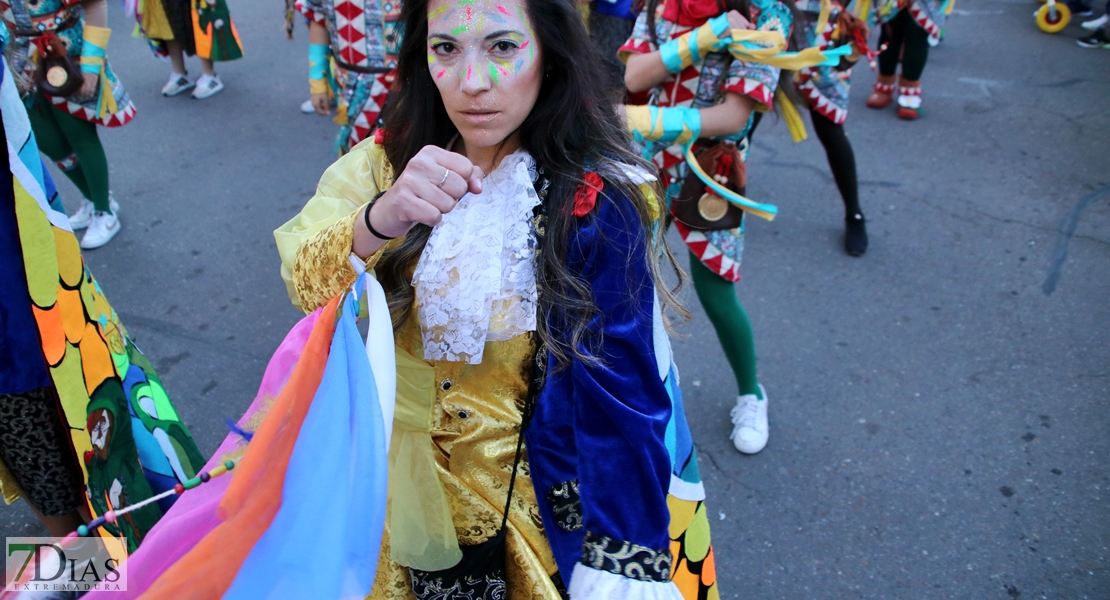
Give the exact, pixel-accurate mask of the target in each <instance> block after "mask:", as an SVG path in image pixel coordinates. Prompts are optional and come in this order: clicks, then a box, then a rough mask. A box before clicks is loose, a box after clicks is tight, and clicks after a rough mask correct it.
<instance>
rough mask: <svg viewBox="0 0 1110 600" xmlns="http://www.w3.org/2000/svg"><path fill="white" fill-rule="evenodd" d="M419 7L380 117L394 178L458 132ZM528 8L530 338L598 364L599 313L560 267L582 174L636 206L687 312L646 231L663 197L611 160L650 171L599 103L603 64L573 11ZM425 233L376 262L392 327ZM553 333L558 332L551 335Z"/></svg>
mask: <svg viewBox="0 0 1110 600" xmlns="http://www.w3.org/2000/svg"><path fill="white" fill-rule="evenodd" d="M427 7H428V5H427V3H426V2H425V0H408V1H406V2H404V3H403V5H402V8H401V16H400V22H399V25H400V26H402V27H403V31H404V37H403V39H402V42H401V49H400V53H399V56H398V61H397V78H396V83H395V85H394V88H393V91H392V92H391V94H390V97H389V100H388V102H387V104H386V107H385V110H384V111H383V113H382V118H383V123H384V127H385V131H386V135H385V142H384V146H385V152H386V156H387V157H388V158H389V162H390V164H391V165H392V166H393V169H394V173H397V174H400V173H401V172H402V171H404V169H405V166H406V165H407V164H408V162H409V160H411V159H412V157H414V156H415V155H416V153H417V152H419V151H420V150H421V149H422V148H423V147H424V146H427V145H435V146H440V147H444V146H446V145H447V144H448V143H449V142H450V141H451V139H452V138H453V137H454V136H455V135H456V133H457V129H456V128H455V126H454V124H453V123H452V122H451V119H450V118H449V117H448V115H447V111H446V109H445V108H444V106H443V100H442V98H441V97H440V95H439V90H438V89H437V88H436V85H435V82H434V81H433V80H432V76H431V74H430V73H429V72H428V61H427V58H426V52H427V50H426V47H427V37H428V9H427ZM526 8H527V11H528V16H529V18H530V19H531V24H532V28H533V30H534V31H535V33H536V37H537V38H538V41H539V44H540V51H541V54H540V56H541V58H542V62H543V69H544V77H543V80H542V84H541V87H540V92H539V97H538V98H537V100H536V105H535V106H534V107H533V108H532V112H531V113H530V114H529V115H528V117H527V118H526V119H525V120H524V122H523V123H522V124H521V126H520V129H519V132H520V141H521V145H522V146H523V148H524V149H525V150H527V151H528V152H529V153H530V154H531V155H532V157H533V158H534V159H535V160H536V164H537V165H538V166H539V167H541V168H542V169H543V170H544V173H545V175H546V176H547V177H548V178H549V179H550V187H549V189H548V192H547V196H546V198H545V199H544V205H545V206H544V209H545V214H546V228H545V229H546V231H545V234H544V235H543V236H542V241H541V245H540V252H539V264H538V265H537V274H538V277H537V285H538V291H539V307H538V309H539V312H540V314H541V315H543V316H544V317H546V321H547V322H548V323H549V326H546V327H543V326H541V327H539V328H538V331H537V333H538V335H539V336H540V341H541V342H542V343H543V344H545V345H546V347H547V349H548V350H549V351H550V352H552V354H553V355H554V356H555V357H556V359H557V362H558V365H559V366H560V367H562V366H566V365H567V364H568V363H569V359H570V357H571V356H576V357H578V358H579V359H581V360H584V361H587V362H594V361H596V360H597V357H595V356H592V354H591V353H590V352H589V351H583V350H582V348H583V346H587V347H595V344H596V342H597V341H598V338H597V336H596V335H594V334H599V333H600V332H597V331H588V330H587V324H588V323H589V321H590V319H592V318H593V317H595V316H598V310H597V306H596V305H595V304H594V302H593V298H592V294H591V290H590V286H589V284H588V283H587V282H586V281H584V280H583V279H582V278H581V277H579V276H577V275H576V274H575V273H573V272H572V271H571V269H569V268H568V267H567V251H568V248H567V242H568V241H569V240H570V239H571V237H572V233H573V230H574V229H575V228H576V227H578V226H579V224H578V223H577V221H579V218H578V217H575V216H574V215H573V214H572V210H573V208H574V196H575V191H576V190H577V189H578V186H579V184H581V183H582V181H583V174H584V172H585V171H587V170H590V171H596V172H597V173H598V174H599V175H601V176H602V178H603V180H604V182H605V187H606V189H607V190H609V189H614V188H615V189H617V190H619V192H620V195H624V196H626V197H627V198H628V199H629V201H630V202H632V204H633V205H634V206H635V208H636V212H637V214H638V215H639V216H640V221H641V225H642V227H643V228H644V231H645V233H646V235H645V243H646V246H645V247H644V249H643V251H644V253H645V254H646V257H647V258H646V260H647V262H648V265H649V267H650V270H651V274H652V278H653V279H654V281H655V287H656V290H657V291H658V293H659V298H660V301H661V302H662V303H663V306H664V307H665V308H671V309H672V310H674V311H675V312H677V313H678V314H680V315H682V316H683V317H688V313H686V312H685V310H683V309H682V307H681V306H680V305H679V303H678V301H677V300H676V299H675V297H674V292H675V291H677V286H676V287H675V288H674V289H670V288H668V286H667V285H666V284H665V283H664V281H663V279H662V276H661V270H662V269H661V263H662V262H664V261H665V262H667V263H668V264H669V265H670V267H671V268H672V269H674V271H675V272H676V273H677V274H678V276H679V284H681V282H682V280H683V275H682V272H681V270H680V269H679V268H678V265H677V264H676V263H675V260H674V257H673V256H672V255H671V253H670V251H669V250H668V248H667V246H666V244H665V243H664V241H663V239H662V236H661V235H653V234H652V231H653V228H654V225H655V224H654V222H653V220H654V218H653V215H656V214H659V213H660V212H661V211H662V207H661V204H660V199H661V198H662V194H659V193H657V194H656V197H655V198H650V197H645V195H644V193H643V192H642V191H641V190H640V188H639V187H638V186H636V185H635V184H633V183H632V182H631V181H629V179H628V177H627V176H626V175H624V173H623V172H622V171H621V170H620V169H619V168H618V167H617V166H616V163H618V162H621V163H627V164H630V165H637V166H640V167H641V168H643V169H645V170H648V172H654V171H655V169H654V166H653V165H652V164H651V163H648V162H646V161H644V160H643V159H642V158H640V157H639V156H637V155H636V154H635V153H634V152H633V151H632V150H631V142H630V140H629V136H628V134H627V133H626V132H625V131H624V129H623V127H622V125H621V123H622V120H621V119H619V118H618V116H617V113H616V106H617V105H616V103H615V102H614V101H613V99H611V98H607V97H606V93H605V91H604V88H603V87H602V86H603V84H604V82H605V77H604V76H603V74H602V72H601V70H600V66H601V59H600V58H599V57H598V55H597V53H596V51H595V50H594V46H593V43H592V42H591V41H590V38H589V36H588V35H587V33H586V30H585V28H584V27H583V25H582V21H581V17H580V16H579V14H578V11H577V9H576V7H575V6H574V4H573V3H572V1H571V0H526ZM603 194H605V192H603ZM616 195H617V194H613V196H616ZM600 200H601V198H600V197H599V201H600ZM653 205H654V206H653ZM586 218H591V217H586ZM430 233H431V228H429V227H427V226H424V225H418V226H416V227H414V228H413V229H412V230H411V231H409V233H408V235H407V236H406V237H405V240H404V242H403V243H402V244H401V245H400V246H399V247H397V248H395V249H393V250H391V251H389V252H387V253H386V254H385V255H384V256H383V257H382V260H381V262H380V263H379V266H378V269H377V271H378V277H379V281H381V283H382V285H383V287H384V288H385V290H386V293H387V294H388V296H389V303H390V313H391V314H393V315H394V327H400V326H401V324H403V323H404V322H405V320H407V319H408V318H409V316H410V313H411V310H412V303H413V298H414V290H413V288H412V284H411V271H410V269H411V266H412V264H413V262H414V261H415V260H416V259H417V257H419V256H420V253H421V252H423V249H424V246H425V244H426V243H427V240H428V236H429V234H430ZM631 259H632V257H630V260H631ZM601 316H602V317H604V315H601ZM556 323H557V324H558V325H555V324H556ZM554 330H558V331H560V332H563V334H562V335H553V334H552V333H551V332H552V331H554ZM602 358H603V357H602Z"/></svg>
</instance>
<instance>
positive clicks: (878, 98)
mask: <svg viewBox="0 0 1110 600" xmlns="http://www.w3.org/2000/svg"><path fill="white" fill-rule="evenodd" d="M870 4H871V3H870V2H866V3H864V4H863V5H861V11H860V12H861V17H863V18H864V19H868V18H869V19H870V22H872V23H874V24H876V25H880V26H882V35H881V36H880V38H879V45H880V46H881V47H882V46H885V49H884V50H883V51H882V53H881V54H879V77H878V79H877V80H876V81H875V89H874V92H873V93H872V94H871V96H870V97H869V98H868V99H867V105H868V106H870V107H871V108H884V107H886V106H888V105H889V104H890V103H891V102H892V101H893V100H894V99H895V92H897V96H896V97H897V102H898V116H899V117H900V118H902V119H909V120H912V119H916V118H918V117H919V116H920V109H921V74H922V72H924V70H925V63H926V61H927V60H928V59H929V47H930V46H936V45H937V44H938V43H940V35H941V32H942V31H943V29H944V21H945V17H946V16H947V15H948V14H951V12H952V9H953V8H954V6H955V2H954V0H879V1H878V2H877V3H876V5H875V7H874V8H873V9H869V7H870ZM899 64H901V65H902V72H901V74H900V75H899V77H898V82H897V87H896V86H895V79H894V78H895V75H896V74H897V71H898V65H899Z"/></svg>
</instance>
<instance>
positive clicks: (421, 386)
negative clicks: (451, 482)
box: [389, 348, 462, 571]
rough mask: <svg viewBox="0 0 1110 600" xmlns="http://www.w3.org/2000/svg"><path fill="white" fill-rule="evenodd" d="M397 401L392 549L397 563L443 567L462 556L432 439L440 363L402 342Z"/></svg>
mask: <svg viewBox="0 0 1110 600" xmlns="http://www.w3.org/2000/svg"><path fill="white" fill-rule="evenodd" d="M396 355H397V406H396V412H395V413H394V417H393V442H392V444H390V446H391V447H390V449H389V473H390V487H389V503H390V508H389V538H390V543H389V546H390V547H389V552H390V558H391V559H392V560H393V562H396V563H397V564H400V565H404V566H406V567H411V568H414V569H419V570H421V571H440V570H443V569H448V568H450V567H453V566H455V565H456V564H458V562H459V560H461V559H462V550H460V549H459V540H458V537H457V536H456V534H455V525H454V521H453V520H452V518H451V507H450V505H448V504H447V495H446V493H444V491H443V483H442V482H441V481H440V479H439V472H438V471H437V465H436V458H435V450H434V446H433V444H432V436H431V430H432V411H433V410H434V407H435V401H436V389H435V369H434V368H433V367H432V366H431V365H429V364H428V363H426V362H424V361H422V360H419V359H417V358H416V357H414V356H413V355H411V354H409V353H408V352H405V351H404V350H402V349H400V348H397V349H396Z"/></svg>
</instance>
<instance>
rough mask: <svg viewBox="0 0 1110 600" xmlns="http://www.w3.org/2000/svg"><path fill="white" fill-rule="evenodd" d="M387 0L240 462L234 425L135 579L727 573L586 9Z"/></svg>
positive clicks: (625, 151)
mask: <svg viewBox="0 0 1110 600" xmlns="http://www.w3.org/2000/svg"><path fill="white" fill-rule="evenodd" d="M399 23H400V24H401V25H402V26H403V30H404V31H406V32H408V33H407V34H406V36H405V39H404V42H403V45H402V47H401V49H400V53H399V56H398V66H397V82H398V86H397V88H396V89H395V90H394V91H393V94H394V96H393V97H392V99H391V101H390V104H389V107H388V108H387V110H386V112H385V115H384V125H383V127H382V128H381V129H380V130H379V131H380V132H381V133H377V134H375V136H374V137H372V138H370V139H367V140H365V141H363V142H362V143H360V144H358V145H356V146H355V147H354V148H352V149H351V151H350V152H349V153H347V154H346V155H344V156H343V157H342V158H340V159H339V160H338V161H337V162H336V163H335V164H334V165H332V166H331V167H330V168H329V169H328V170H327V171H326V172H325V173H324V175H323V178H322V179H321V181H320V183H319V186H318V188H317V193H316V195H315V196H314V197H313V198H312V199H311V200H310V201H309V202H308V204H307V205H306V206H305V207H304V209H303V210H302V211H301V213H300V214H299V215H297V216H296V217H294V218H293V219H292V220H290V221H289V222H288V223H286V224H285V225H283V226H282V227H281V228H279V229H278V230H277V231H276V232H275V238H276V241H277V244H278V250H279V253H280V255H281V259H282V275H283V277H284V279H285V280H286V284H287V286H288V288H289V292H290V296H291V298H292V300H293V302H294V304H295V305H296V306H298V307H300V308H301V309H304V310H305V311H306V312H308V313H309V314H308V316H306V317H305V318H304V319H302V321H301V322H300V323H298V324H297V325H296V326H295V327H294V328H293V330H291V331H290V332H289V334H288V335H287V336H286V338H285V341H284V342H282V344H281V346H279V348H278V351H277V352H275V354H274V356H273V358H272V359H271V361H270V363H269V365H268V366H267V369H266V374H265V375H264V377H263V382H262V385H261V386H260V388H259V393H258V396H257V397H256V399H255V403H254V404H252V406H251V409H249V410H248V413H247V415H245V416H244V418H243V419H242V420H240V422H239V426H238V428H241V429H243V430H244V433H243V438H244V439H247V438H249V442H248V443H247V444H246V445H245V449H242V450H240V451H239V455H240V456H241V457H242V460H241V462H240V463H238V466H235V465H236V464H237V463H236V462H235V460H236V459H235V458H233V456H234V452H235V451H234V450H233V449H234V447H235V445H236V443H235V440H233V439H231V438H229V439H228V440H225V445H224V446H222V447H221V451H218V452H217V454H220V453H221V452H223V451H224V450H226V451H228V457H229V458H228V459H227V461H228V462H226V463H225V464H224V465H223V466H222V467H220V466H214V465H213V467H214V468H213V471H214V472H215V473H217V474H212V473H210V472H208V471H206V472H205V473H203V474H202V476H201V478H200V482H206V481H213V482H215V483H207V484H205V485H203V486H201V488H200V490H199V491H198V492H197V493H196V494H192V493H191V492H189V491H186V492H185V496H183V497H182V498H181V499H180V500H179V501H178V503H177V504H176V505H175V506H174V510H173V511H171V514H169V515H167V517H166V519H164V520H163V521H162V522H161V523H160V524H159V526H158V528H157V529H156V530H155V532H153V533H152V534H151V539H150V540H149V542H148V545H147V546H145V547H144V548H142V549H140V550H139V552H137V553H136V554H135V555H133V556H132V557H131V559H129V560H130V561H132V562H131V563H130V564H131V568H132V569H134V572H137V573H141V575H139V579H140V581H138V582H135V581H132V582H131V583H130V586H131V587H130V588H129V590H128V593H127V594H126V595H125V597H135V596H139V597H141V598H163V597H172V598H215V597H222V598H228V599H233V600H234V599H238V598H244V599H246V598H256V597H260V596H266V597H275V598H276V597H288V598H295V597H298V594H303V589H304V585H305V584H306V583H307V585H309V586H311V589H313V594H314V595H315V596H317V597H321V598H337V597H345V598H346V597H359V596H361V595H365V594H369V597H370V598H374V599H379V598H418V599H424V598H464V597H469V598H509V599H513V600H524V599H531V598H559V597H566V595H567V593H568V592H569V595H570V597H572V598H576V599H582V600H603V599H605V600H608V599H611V598H622V599H629V600H645V599H652V600H698V599H705V598H716V597H718V596H719V593H718V591H717V589H716V575H715V571H714V564H715V560H714V557H713V552H712V546H711V544H710V539H709V522H708V519H707V518H706V509H705V506H704V504H703V500H704V498H705V490H704V487H703V486H702V483H701V481H700V478H699V476H698V467H697V459H696V456H695V455H694V451H693V443H692V440H691V438H690V433H689V428H688V426H687V424H686V420H685V416H684V413H683V410H682V401H681V393H680V392H679V389H678V385H677V384H678V382H677V373H676V372H675V369H674V366H673V362H672V359H671V349H670V344H669V341H668V338H667V333H666V329H665V322H664V319H663V314H664V310H665V309H667V308H668V307H669V308H673V309H675V310H677V311H679V312H681V309H680V308H679V307H678V306H677V305H676V304H675V301H674V298H673V296H672V295H671V293H670V292H669V290H668V289H667V288H666V287H665V286H662V285H660V283H661V273H660V272H661V270H662V268H663V266H664V265H662V264H660V263H669V265H670V267H671V268H673V269H676V270H677V266H676V265H675V263H674V260H673V258H672V257H670V255H669V254H668V252H667V248H666V245H665V243H664V241H663V239H662V237H661V236H660V235H658V227H657V225H658V220H659V218H660V217H661V212H662V206H661V203H660V202H659V200H658V196H657V195H656V193H655V191H654V187H653V185H652V182H653V181H654V177H653V176H652V175H651V174H650V173H649V172H648V170H647V169H646V168H645V167H649V166H650V165H649V164H648V163H647V162H646V161H643V160H642V159H640V158H639V157H637V156H636V155H635V154H634V153H633V152H632V151H631V143H630V140H629V139H628V135H627V134H626V133H625V132H624V131H623V130H622V129H621V122H620V120H619V119H618V117H617V114H616V106H615V105H613V104H611V103H610V102H608V101H607V99H606V95H605V93H604V88H603V83H602V81H603V80H602V78H601V77H600V70H599V66H600V65H599V61H598V60H597V56H596V53H595V52H594V51H593V49H592V45H591V44H590V42H589V38H588V36H587V34H586V31H585V29H584V28H583V26H582V23H581V21H580V17H579V15H578V12H577V10H576V7H575V5H574V4H573V3H572V2H571V1H570V0H461V1H456V0H433V1H432V2H429V3H427V4H425V3H420V2H413V3H409V4H406V5H404V6H403V7H402V12H401V14H400V18H399ZM487 173H488V175H487ZM371 271H372V272H373V274H374V275H373V277H371V276H370V272H371ZM379 282H380V283H379ZM352 284H353V285H352ZM363 285H365V289H366V292H367V293H366V303H367V304H365V305H363V306H365V307H366V312H367V314H368V315H369V319H370V324H369V326H368V329H367V332H368V333H367V342H366V346H365V348H362V347H360V346H361V343H362V340H361V338H360V334H359V332H358V330H357V329H356V328H355V326H354V315H357V314H358V312H359V309H358V308H357V306H358V304H359V302H360V301H358V300H357V295H358V294H360V293H361V290H363V289H364V288H363ZM352 287H353V289H354V290H356V291H357V292H356V293H352ZM383 288H384V291H383ZM387 298H388V301H387ZM337 317H338V318H337ZM329 341H330V345H329V343H328V342H329ZM352 342H354V343H352ZM359 354H361V355H362V356H361V360H358V359H357V355H359ZM367 363H369V365H370V368H368V365H367ZM325 365H326V366H325ZM321 369H322V370H321ZM375 390H376V393H375ZM394 396H395V400H396V401H395V402H394ZM379 406H380V407H381V409H380V412H379V410H378V407H379ZM250 421H255V422H256V425H255V426H250V425H249V422H250ZM375 421H376V422H377V427H380V428H381V430H382V431H381V435H380V436H378V434H376V433H375V432H374V430H375V425H374V423H375ZM383 424H389V425H391V430H392V434H391V435H392V437H391V442H390V441H387V440H389V439H390V435H389V434H387V433H386V431H387V430H386V429H385V427H383ZM383 438H384V439H383ZM379 445H380V448H379V447H378V446H379ZM387 447H388V448H389V453H388V454H389V460H388V463H387V461H386V460H385V454H386V451H385V449H386V448H387ZM359 457H362V458H359ZM214 460H215V459H214ZM350 465H357V469H356V470H352V469H351V468H350ZM207 468H208V467H206V469H207ZM232 468H234V472H233V473H232V476H231V477H230V478H221V479H220V480H219V481H226V480H227V479H230V482H229V483H219V481H217V480H216V479H214V478H215V477H217V476H218V474H223V473H226V472H228V471H227V470H228V469H232ZM221 469H222V470H221ZM387 470H388V477H387V473H386V471H387ZM616 473H619V474H620V477H614V474H616ZM387 481H388V489H387V487H386V482H387ZM200 482H198V485H199V483H200ZM291 482H292V485H291V484H290V483H291ZM372 482H373V483H372ZM221 486H222V487H221ZM186 487H188V486H186ZM387 496H388V498H389V505H388V510H387V507H386V497H387ZM379 501H380V504H379ZM387 514H388V518H387V517H386V515H387ZM379 517H380V520H376V519H379ZM383 530H384V535H383ZM307 546H311V548H308V547H307ZM368 548H369V549H370V551H371V552H375V553H377V552H378V551H379V549H380V558H379V559H378V560H377V561H374V560H373V559H372V557H370V556H366V552H367V549H368ZM321 554H323V555H326V556H327V558H326V559H325V560H320V559H319V556H320V555H321ZM305 561H310V562H311V564H308V565H306V563H305ZM197 573H204V576H203V577H198V576H197ZM295 582H299V583H295ZM564 582H566V583H567V585H566V586H564V585H563V583H564ZM564 588H568V589H564ZM317 590H320V592H319V593H318V594H317V593H316V591H317ZM99 597H100V596H98V595H97V594H96V593H95V592H94V593H93V594H92V596H90V598H99ZM113 597H114V596H113ZM105 598H107V597H106V596H105Z"/></svg>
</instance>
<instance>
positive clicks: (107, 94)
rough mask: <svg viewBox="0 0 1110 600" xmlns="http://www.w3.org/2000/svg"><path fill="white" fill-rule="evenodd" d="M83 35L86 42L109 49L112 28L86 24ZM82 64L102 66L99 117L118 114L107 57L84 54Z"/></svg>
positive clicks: (99, 78)
mask: <svg viewBox="0 0 1110 600" xmlns="http://www.w3.org/2000/svg"><path fill="white" fill-rule="evenodd" d="M81 37H82V38H83V39H84V41H85V43H87V44H92V45H94V46H96V47H97V48H101V49H103V50H105V51H107V49H108V40H110V39H111V38H112V30H111V29H108V28H107V27H96V26H94V25H85V30H84V32H83V33H82V36H81ZM81 64H83V65H99V66H100V72H99V73H97V77H98V81H99V84H100V91H99V92H98V94H97V96H98V98H97V105H96V116H97V118H98V119H101V120H104V119H107V118H108V117H110V116H112V115H114V114H116V113H117V112H118V111H119V105H118V104H116V95H115V93H114V90H113V89H112V84H111V82H109V81H108V73H107V64H108V61H107V58H106V57H101V56H82V57H81Z"/></svg>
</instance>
